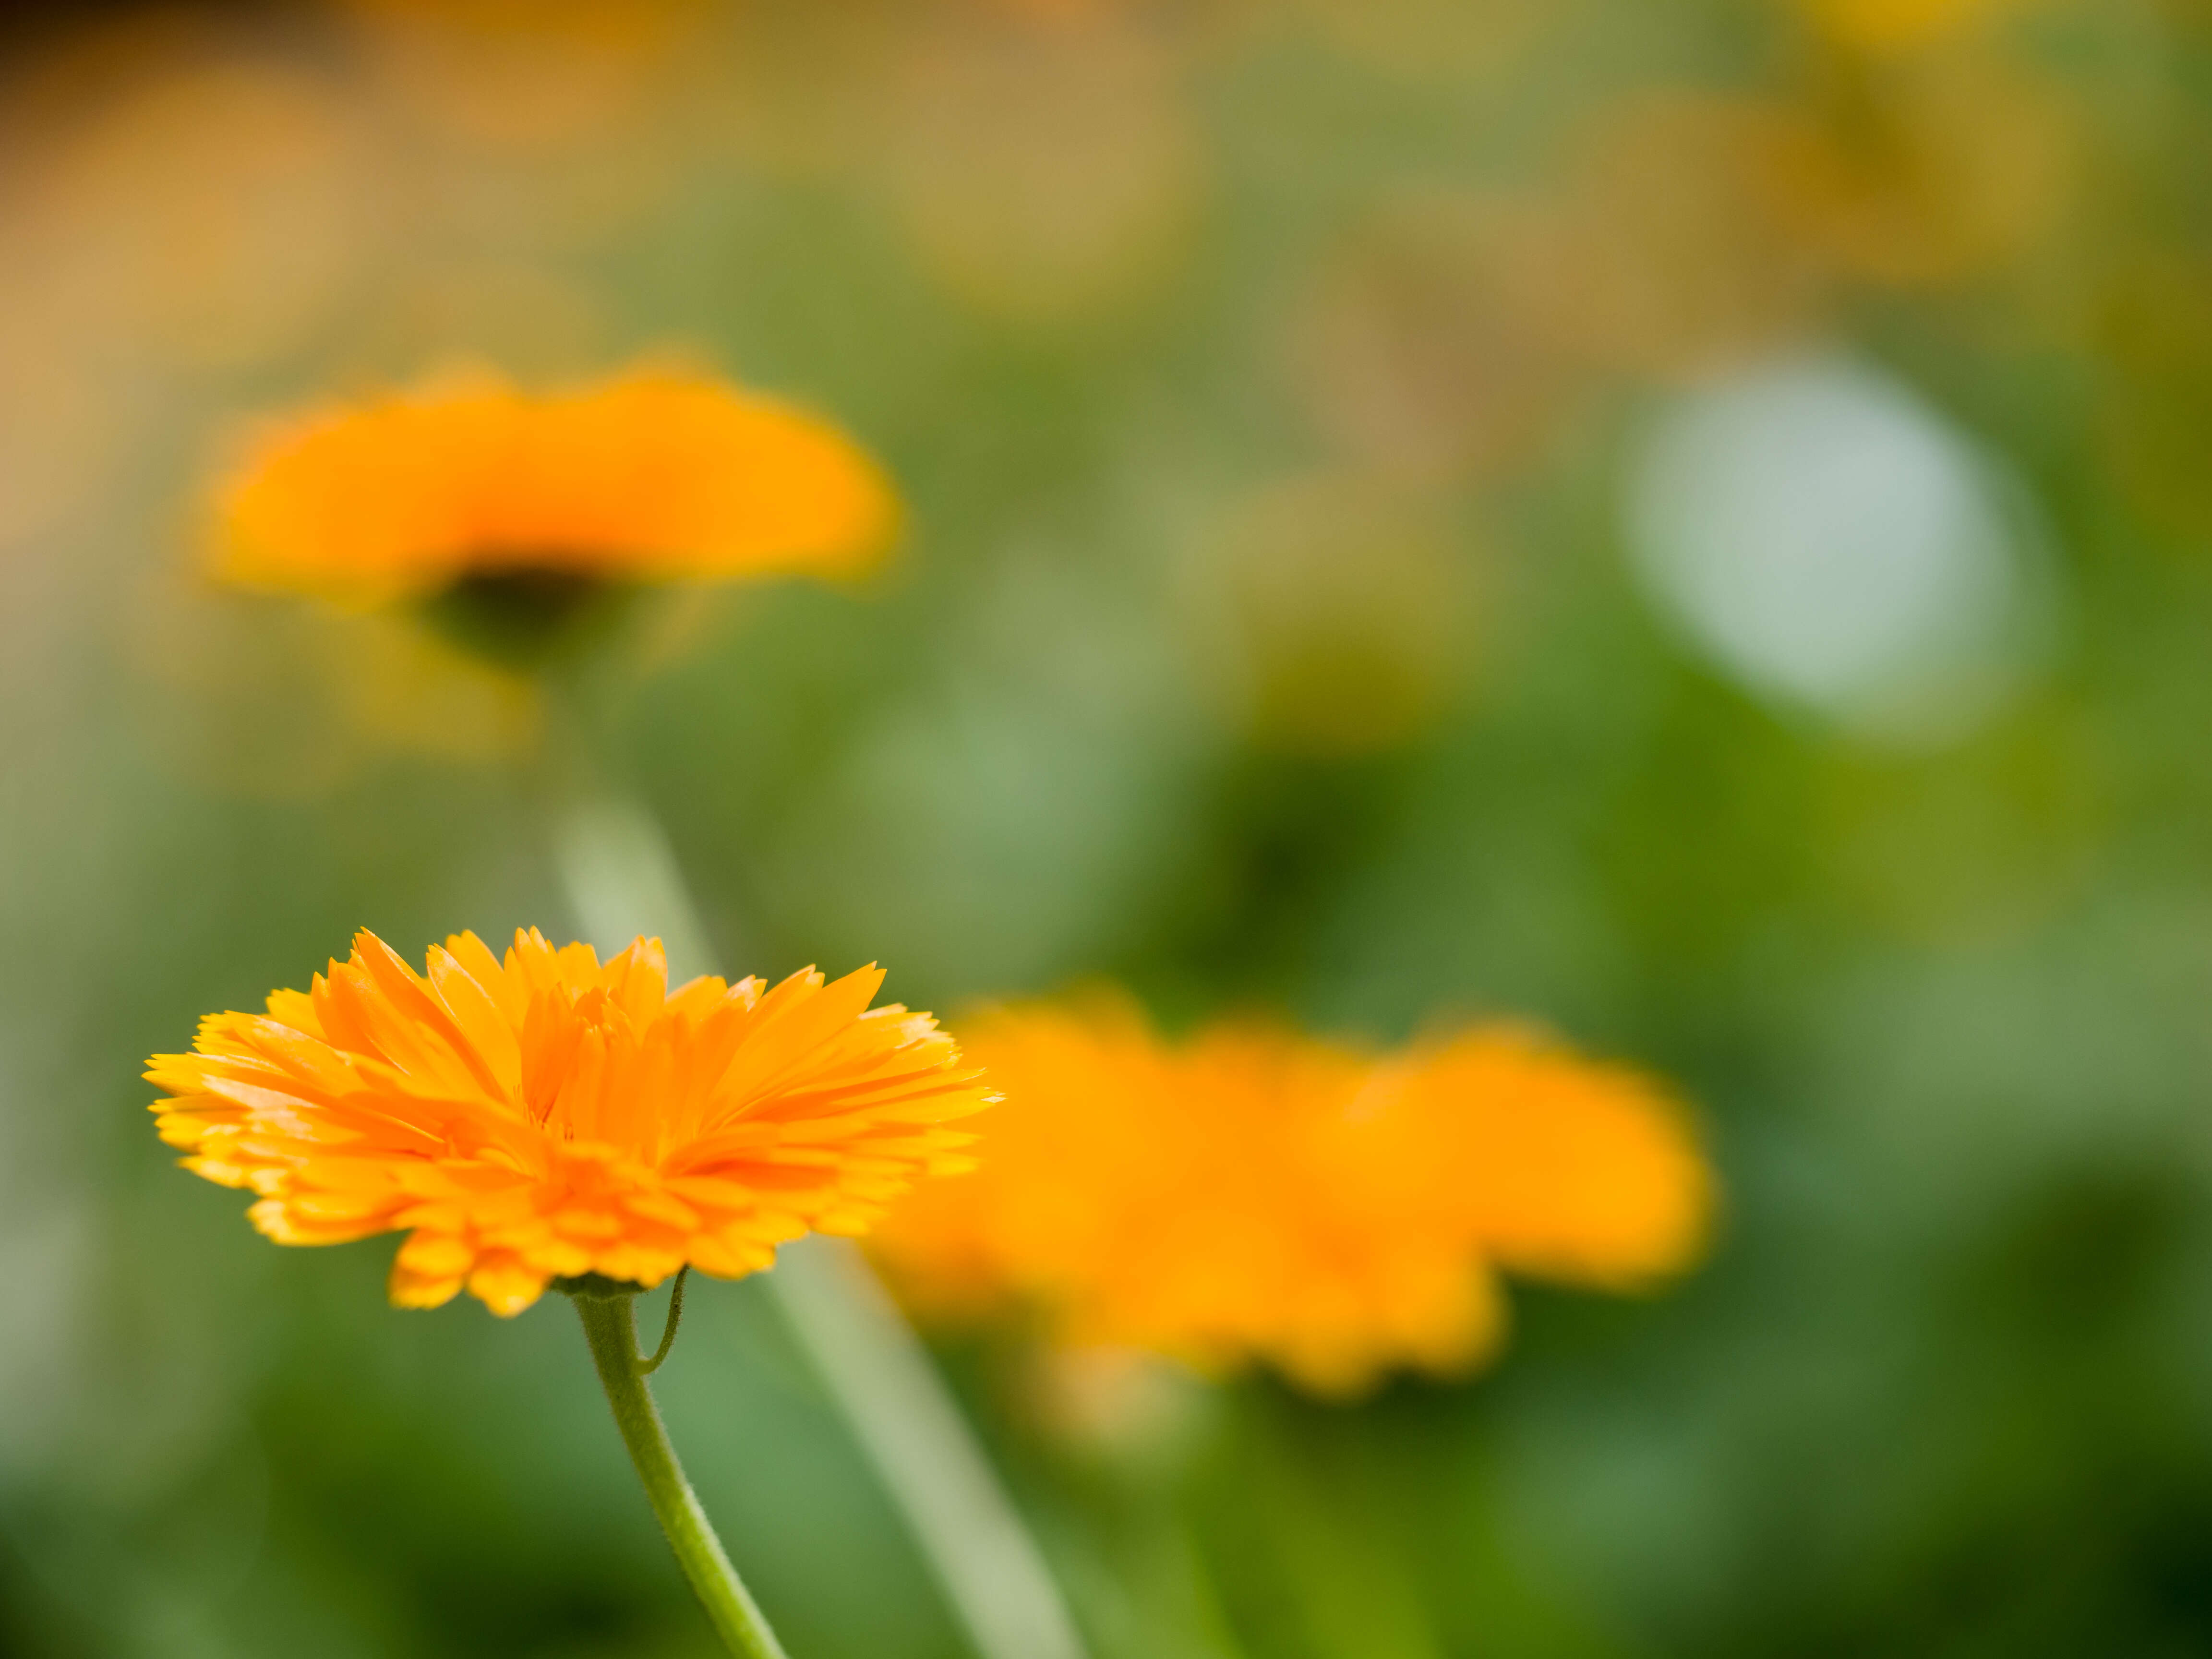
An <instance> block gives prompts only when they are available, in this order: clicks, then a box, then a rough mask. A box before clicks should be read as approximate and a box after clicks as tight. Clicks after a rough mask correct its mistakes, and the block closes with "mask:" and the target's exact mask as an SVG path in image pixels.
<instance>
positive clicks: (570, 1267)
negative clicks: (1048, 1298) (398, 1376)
mask: <svg viewBox="0 0 2212 1659" xmlns="http://www.w3.org/2000/svg"><path fill="white" fill-rule="evenodd" d="M428 969H429V971H428V975H427V976H425V975H420V974H417V973H416V972H415V971H414V970H413V969H410V967H408V965H407V964H406V963H404V962H403V961H402V960H401V959H400V958H399V957H398V956H397V955H396V954H394V953H393V951H392V950H391V949H390V947H388V946H387V945H385V943H384V942H383V941H382V940H381V939H378V938H377V937H376V936H375V935H374V933H367V932H364V933H362V934H360V935H359V937H357V938H356V939H355V941H354V950H353V954H352V956H351V957H349V958H348V959H347V960H346V961H345V962H343V963H337V962H333V963H331V967H330V971H329V972H328V973H327V974H321V975H317V976H316V978H315V981H314V987H313V989H312V990H310V991H308V992H307V993H305V994H302V993H301V992H298V991H278V992H276V993H273V994H271V995H270V999H269V1012H267V1013H266V1014H244V1013H224V1014H214V1015H210V1017H209V1018H207V1019H205V1020H204V1021H203V1022H202V1023H201V1027H200V1034H199V1040H198V1042H197V1043H196V1044H195V1045H194V1052H193V1053H191V1054H159V1055H156V1056H155V1058H154V1060H153V1061H152V1062H151V1064H152V1069H151V1070H150V1071H149V1072H148V1073H147V1074H146V1075H147V1077H148V1079H149V1080H150V1081H152V1082H153V1083H155V1084H156V1085H159V1086H161V1088H162V1089H164V1090H166V1091H167V1092H168V1096H169V1097H168V1098H167V1099H165V1100H162V1101H161V1102H159V1103H156V1104H155V1107H154V1110H155V1111H156V1112H159V1113H160V1114H161V1126H160V1127H161V1136H162V1138H163V1139H166V1140H167V1141H168V1142H169V1143H170V1144H171V1145H172V1146H179V1147H182V1148H183V1149H184V1150H185V1152H187V1153H189V1154H190V1156H189V1157H187V1158H185V1159H184V1160H183V1162H184V1164H185V1168H186V1169H189V1170H195V1171H197V1173H199V1174H201V1175H203V1176H206V1177H207V1178H208V1179H209V1180H210V1181H216V1182H222V1184H223V1185H224V1186H227V1187H250V1188H252V1189H253V1191H255V1192H256V1193H258V1194H260V1195H261V1196H260V1201H259V1202H258V1203H257V1204H255V1205H254V1206H253V1207H252V1212H251V1213H252V1218H253V1222H254V1225H256V1226H258V1227H259V1228H260V1229H261V1231H263V1232H264V1233H266V1234H267V1235H268V1236H269V1237H271V1238H273V1239H275V1240H276V1242H277V1243H282V1244H334V1243H343V1242H344V1241H346V1240H349V1239H356V1238H365V1237H368V1235H370V1234H372V1233H380V1232H387V1231H394V1230H398V1229H409V1230H411V1231H410V1237H409V1238H408V1240H407V1242H406V1243H404V1245H402V1246H401V1247H400V1250H399V1255H398V1261H396V1262H395V1264H394V1266H393V1268H392V1300H393V1301H394V1302H396V1303H398V1304H400V1305H402V1306H404V1307H417V1308H428V1307H435V1306H436V1305H437V1304H440V1303H442V1302H445V1301H447V1299H448V1298H450V1297H452V1296H453V1294H454V1293H455V1292H456V1291H459V1290H460V1289H461V1287H462V1286H463V1285H466V1286H467V1287H468V1289H469V1290H470V1291H473V1292H474V1293H475V1294H476V1295H477V1296H478V1297H481V1298H483V1301H484V1303H485V1304H487V1305H488V1306H489V1307H490V1309H491V1310H492V1311H493V1312H495V1313H499V1314H515V1313H520V1311H521V1310H523V1309H525V1308H526V1307H528V1306H529V1305H530V1304H532V1302H535V1301H536V1300H537V1299H538V1296H539V1295H540V1293H541V1292H543V1291H544V1289H545V1286H546V1285H547V1283H548V1282H549V1281H550V1280H551V1279H554V1278H556V1277H559V1276H565V1275H570V1274H579V1273H601V1274H605V1276H607V1277H608V1278H611V1279H626V1280H631V1281H634V1282H635V1283H637V1284H640V1285H654V1284H658V1283H659V1281H660V1280H661V1279H665V1278H666V1277H667V1276H668V1275H669V1274H671V1273H674V1272H675V1271H676V1270H677V1269H678V1267H683V1266H684V1265H685V1264H686V1263H689V1264H690V1265H691V1266H693V1267H697V1268H699V1269H701V1270H702V1272H705V1273H714V1274H718V1275H720V1276H721V1277H724V1278H735V1277H738V1275H740V1274H744V1273H752V1272H755V1271H757V1269H759V1268H763V1267H767V1266H769V1263H770V1261H772V1260H773V1258H774V1255H775V1247H776V1246H777V1245H778V1244H779V1243H782V1242H783V1241H785V1240H787V1239H792V1238H796V1237H799V1235H800V1234H802V1233H805V1232H806V1231H810V1230H812V1231H818V1232H836V1233H854V1232H859V1231H864V1230H865V1229H866V1227H867V1225H869V1223H870V1222H872V1220H873V1219H874V1218H875V1217H876V1215H877V1214H878V1212H879V1211H880V1209H881V1207H882V1206H883V1205H884V1202H885V1201H886V1200H889V1199H890V1198H893V1197H895V1196H896V1195H897V1194H899V1193H901V1192H902V1191H904V1190H905V1188H907V1186H908V1184H909V1183H910V1182H913V1181H914V1180H915V1179H916V1178H917V1177H919V1176H924V1175H930V1174H938V1173H945V1172H949V1171H953V1170H961V1169H964V1168H966V1167H968V1160H967V1159H966V1158H963V1156H962V1155H961V1154H960V1152H959V1150H958V1149H959V1148H960V1147H961V1146H963V1145H965V1144H966V1143H967V1142H968V1141H969V1140H970V1139H973V1137H972V1136H970V1135H969V1134H966V1133H962V1132H961V1131H958V1130H956V1129H950V1128H947V1127H944V1126H945V1124H946V1123H948V1122H949V1121H951V1120H953V1119H956V1118H959V1117H963V1116H964V1115H967V1114H969V1113H970V1112H973V1111H976V1110H978V1109H981V1108H982V1107H983V1106H985V1105H987V1104H988V1103H990V1102H991V1101H992V1099H993V1098H994V1096H993V1095H992V1093H991V1092H990V1091H989V1090H988V1089H987V1088H986V1087H985V1086H984V1085H983V1084H982V1083H981V1081H979V1078H980V1073H978V1072H977V1071H976V1070H975V1069H974V1068H973V1067H971V1066H963V1064H962V1061H961V1057H960V1051H959V1049H958V1048H956V1047H955V1046H954V1044H953V1041H952V1039H951V1036H949V1035H947V1034H946V1033H945V1032H944V1031H942V1030H939V1029H938V1027H937V1024H936V1022H935V1021H934V1020H933V1019H932V1018H930V1017H929V1016H928V1015H927V1014H917V1013H909V1012H908V1011H907V1010H906V1009H904V1008H902V1007H899V1006H896V1005H890V1006H884V1007H881V1008H874V1009H871V1008H870V1007H869V1006H868V1004H869V1001H870V1000H871V999H872V998H873V997H874V995H875V994H876V990H877V987H879V986H880V985H881V984H882V983H883V974H882V972H881V971H880V970H879V969H875V968H872V967H870V968H865V969H861V970H860V971H859V972H857V973H853V974H848V975H846V976H845V977H844V978H842V979H840V980H836V981H830V982H828V983H824V981H823V976H822V975H820V974H818V973H816V972H814V971H813V970H812V969H808V970H806V971H805V972H804V973H799V974H793V975H792V976H791V977H790V978H788V979H787V980H785V981H783V982H782V983H781V984H780V985H778V986H776V987H775V988H774V989H773V990H769V989H765V988H764V987H763V982H762V981H760V980H757V979H747V980H743V981H739V982H738V983H737V984H735V985H731V984H727V983H726V982H725V981H721V980H719V979H695V980H693V981H691V982H690V984H688V985H685V986H684V987H681V988H679V989H678V990H676V991H673V992H671V991H670V990H669V989H668V983H667V968H666V964H665V959H664V957H663V956H662V953H661V948H660V943H659V940H657V939H639V940H637V941H636V942H635V943H634V944H633V945H630V946H629V949H627V950H625V951H623V952H622V953H621V954H620V955H618V956H617V957H614V958H613V959H612V960H611V961H610V962H607V963H601V962H600V961H599V957H598V956H597V955H596V953H594V952H593V951H592V947H591V946H590V945H568V946H567V947H566V948H565V949H562V950H559V951H556V950H555V949H554V948H553V946H552V945H550V944H548V943H547V942H546V940H545V939H544V937H543V936H542V935H540V934H539V933H537V932H536V931H534V930H533V931H532V932H530V933H518V934H517V935H516V936H515V940H514V946H513V949H512V950H510V951H507V957H506V959H505V961H503V962H502V961H501V960H500V959H499V958H498V957H494V956H493V955H492V953H491V952H490V951H489V950H488V949H487V948H486V947H485V946H484V945H483V942H482V941H481V940H479V939H477V937H476V935H475V934H473V933H462V934H460V935H459V936H458V937H456V938H453V939H447V941H446V945H445V947H444V948H443V949H442V950H441V949H438V948H436V947H435V946H434V947H433V948H432V949H431V951H430V952H429V962H428Z"/></svg>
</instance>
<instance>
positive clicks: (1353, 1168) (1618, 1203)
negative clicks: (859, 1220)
mask: <svg viewBox="0 0 2212 1659" xmlns="http://www.w3.org/2000/svg"><path fill="white" fill-rule="evenodd" d="M967 1041H968V1046H969V1052H970V1053H971V1054H974V1055H975V1057H976V1058H977V1059H978V1060H981V1062H982V1063H983V1064H984V1065H985V1066H987V1068H988V1069H989V1071H990V1073H991V1076H992V1079H993V1081H994V1083H995V1084H996V1085H999V1086H1000V1087H1001V1088H1003V1089H1004V1090H1005V1091H1006V1096H1007V1100H1008V1104H1006V1106H1004V1107H1002V1108H1001V1109H1000V1110H999V1111H998V1112H996V1113H994V1115H993V1117H992V1119H991V1120H990V1121H988V1122H987V1124H986V1126H985V1128H984V1132H983V1136H982V1144H981V1146H979V1147H978V1149H977V1153H978V1164H979V1168H978V1170H977V1171H976V1172H975V1174H973V1175H971V1176H966V1177H964V1178H962V1179H959V1180H956V1181H950V1182H939V1183H934V1184H933V1185H932V1186H931V1187H929V1188H926V1189H924V1190H923V1191H921V1192H918V1193H916V1194H914V1195H913V1196H912V1197H910V1198H909V1199H908V1200H905V1201H903V1202H902V1203H901V1204H900V1205H899V1206H897V1207H896V1208H895V1209H894V1210H893V1211H892V1212H891V1214H890V1217H889V1218H887V1219H886V1221H885V1223H884V1225H883V1227H882V1228H881V1229H879V1230H878V1233H877V1235H876V1236H875V1238H874V1241H873V1243H874V1246H875V1248H876V1249H877V1251H878V1255H880V1256H881V1257H882V1258H883V1260H884V1262H885V1264H886V1266H887V1267H889V1268H890V1271H891V1273H892V1274H893V1277H894V1279H895V1280H896V1283H897V1284H898V1285H900V1287H901V1289H902V1291H903V1292H904V1293H905V1295H906V1296H907V1297H908V1300H909V1301H910V1302H911V1303H912V1304H914V1305H915V1307H916V1308H917V1310H920V1311H921V1312H923V1313H924V1314H927V1315H933V1316H939V1317H943V1318H954V1317H958V1316H975V1315H978V1314H984V1313H988V1312H992V1311H996V1310H1002V1309H1005V1308H1007V1307H1009V1306H1023V1307H1026V1308H1029V1309H1030V1310H1034V1311H1036V1312H1039V1313H1041V1314H1042V1316H1043V1318H1044V1319H1045V1321H1046V1322H1047V1326H1048V1330H1049V1331H1050V1333H1051V1334H1052V1335H1053V1337H1054V1339H1055V1340H1058V1341H1060V1342H1061V1343H1064V1344H1066V1345H1068V1346H1120V1347H1127V1348H1136V1349H1143V1350H1148V1351H1151V1352H1158V1353H1164V1354H1168V1355H1170V1356H1173V1357H1176V1358H1182V1359H1185V1360H1188V1361H1190V1362H1192V1363H1194V1364H1199V1365H1200V1366H1201V1367H1205V1368H1208V1369H1219V1368H1224V1367H1228V1366H1231V1365H1235V1364H1239V1363H1241V1362H1243V1361H1246V1360H1249V1359H1259V1360H1263V1361H1266V1362H1268V1363H1270V1364H1274V1365H1276V1366H1278V1367H1279V1368H1280V1369H1281V1370H1284V1371H1285V1372H1286V1373H1288V1374H1289V1375H1290V1376H1291V1377H1292V1378H1294V1379H1295V1380H1296V1381H1297V1382H1298V1383H1301V1384H1303V1385H1304V1386H1306V1387H1307V1388H1309V1389H1313V1390H1315V1391H1316V1392H1319V1393H1323V1394H1349V1393H1353V1392H1356V1391H1358V1389H1362V1388H1364V1387H1366V1386H1369V1385H1370V1384H1371V1383H1373V1382H1374V1381H1375V1380H1376V1378H1377V1377H1378V1376H1380V1375H1382V1374H1383V1372H1385V1371H1387V1370H1390V1369H1393V1368H1395V1367H1398V1366H1404V1365H1410V1366H1414V1367H1418V1368H1420V1369H1422V1370H1429V1371H1431V1372H1436V1373H1440V1374H1451V1373H1456V1372H1463V1371H1466V1370H1469V1369H1471V1368H1472V1367H1474V1365H1475V1364H1478V1363H1479V1362H1480V1361H1481V1360H1482V1359H1483V1358H1486V1356H1487V1355H1488V1354H1489V1353H1490V1352H1492V1350H1493V1349H1494V1348H1495V1346H1496V1345H1497V1343H1498V1340H1499V1339H1500V1336H1501V1334H1502V1326H1503V1321H1502V1313H1503V1309H1502V1304H1501V1300H1500V1297H1499V1295H1498V1286H1497V1282H1496V1275H1497V1272H1498V1270H1499V1269H1501V1268H1503V1269H1510V1270H1512V1271H1515V1272H1519V1273H1529V1274H1533V1275H1536V1276H1541V1277H1544V1278H1548V1279H1560V1280H1565V1281H1568V1282H1571V1283H1577V1284H1584V1285H1596V1286H1601V1287H1605V1288H1609V1289H1628V1288H1635V1287H1638V1286H1641V1285H1647V1284H1649V1283H1650V1282H1652V1281H1654V1280H1656V1279H1659V1278H1661V1277H1662V1276H1664V1275H1666V1274H1668V1273H1673V1272H1675V1271H1677V1270H1680V1269H1681V1268H1683V1267H1686V1266H1687V1265H1688V1264H1689V1263H1690V1262H1691V1261H1692V1259H1693V1258H1694V1257H1695V1255H1697V1253H1698V1251H1699V1249H1700V1248H1701V1246H1702V1244H1703V1242H1704V1239H1705V1232H1706V1229H1707V1225H1708V1223H1709V1219H1710V1214H1711V1206H1712V1200H1713V1192H1712V1182H1711V1175H1710V1172H1709V1171H1708V1169H1707V1167H1706V1165H1705V1161H1704V1159H1703V1158H1702V1156H1701V1155H1700V1153H1699V1151H1698V1149H1697V1147H1696V1146H1695V1145H1694V1143H1693V1141H1692V1138H1691V1135H1690V1133H1689V1130H1688V1127H1687V1125H1686V1121H1685V1119H1684V1116H1683V1115H1682V1114H1681V1112H1680V1110H1679V1109H1678V1108H1677V1107H1676V1105H1675V1103H1674V1102H1673V1101H1672V1100H1671V1099H1669V1098H1668V1097H1667V1096H1666V1095H1665V1094H1664V1092H1663V1091H1662V1090H1661V1089H1660V1088H1659V1087H1658V1086H1657V1085H1655V1084H1654V1083H1653V1082H1652V1081H1651V1080H1650V1079H1647V1078H1645V1077H1644V1076H1642V1075H1640V1074H1638V1073H1635V1072H1632V1071H1629V1070H1626V1069H1625V1068H1621V1067H1617V1066H1606V1065H1600V1064H1595V1063H1593V1062H1590V1061H1587V1060H1581V1059H1579V1058H1577V1057H1576V1056H1575V1055H1573V1054H1571V1053H1569V1052H1568V1051H1566V1050H1565V1049H1564V1048H1560V1047H1559V1046H1558V1045H1556V1044H1554V1043H1553V1042H1549V1041H1547V1040H1546V1039H1544V1038H1542V1037H1541V1036H1536V1035H1534V1033H1531V1032H1528V1031H1526V1030H1520V1029H1517V1028H1513V1027H1508V1026H1498V1025H1493V1026H1478V1027H1474V1028H1471V1029H1468V1030H1462V1031H1460V1032H1458V1033H1455V1034H1453V1035H1450V1036H1445V1037H1443V1038H1442V1039H1440V1040H1437V1041H1435V1042H1430V1043H1426V1044H1424V1045H1421V1046H1419V1047H1417V1048H1412V1049H1410V1050H1407V1051H1406V1052H1404V1053H1401V1054H1390V1055H1378V1054H1371V1053H1368V1052H1364V1051H1362V1050H1360V1049H1358V1048H1352V1047H1349V1046H1345V1045H1340V1044H1337V1043H1331V1042H1320V1041H1316V1040H1314V1039H1310V1038H1306V1037H1302V1036H1295V1035H1292V1034H1290V1033H1287V1032H1285V1031H1282V1030H1273V1029H1267V1028H1261V1027H1238V1026H1233V1025H1229V1026H1220V1027H1217V1028H1214V1029H1212V1030H1207V1031H1205V1032H1203V1033H1201V1034H1200V1035H1199V1036H1195V1037H1194V1038H1193V1039H1191V1040H1190V1041H1188V1042H1184V1043H1182V1044H1178V1045H1170V1044H1168V1043H1166V1042H1163V1041H1162V1040H1161V1039H1160V1038H1159V1037H1158V1036H1157V1035H1155V1034H1154V1033H1153V1031H1152V1030H1151V1029H1150V1028H1149V1026H1148V1025H1147V1024H1146V1022H1145V1020H1144V1019H1143V1018H1142V1017H1141V1015H1139V1013H1138V1012H1136V1010H1135V1009H1134V1008H1133V1006H1129V1005H1127V1004H1126V1003H1121V1002H1117V1001H1104V1002H1101V1003H1099V1004H1097V1005H1094V1006H1085V1007H1082V1008H1080V1009H1076V1008H1053V1007H1028V1008H1016V1009H1012V1010H1008V1011H1004V1012H998V1013H996V1014H994V1015H991V1016H987V1017H986V1018H982V1019H981V1020H980V1021H979V1022H977V1023H976V1024H975V1025H974V1026H973V1027H972V1028H971V1029H970V1030H969V1031H968V1035H967Z"/></svg>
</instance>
